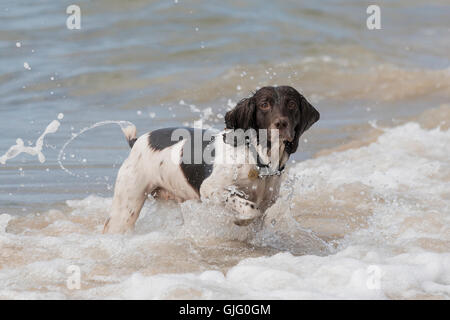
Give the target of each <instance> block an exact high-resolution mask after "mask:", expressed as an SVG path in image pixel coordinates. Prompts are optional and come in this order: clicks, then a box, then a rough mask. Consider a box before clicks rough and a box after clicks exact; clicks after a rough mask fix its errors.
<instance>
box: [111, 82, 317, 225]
mask: <svg viewBox="0 0 450 320" xmlns="http://www.w3.org/2000/svg"><path fill="white" fill-rule="evenodd" d="M319 118H320V114H319V112H318V111H317V110H316V109H315V108H314V107H313V106H312V105H311V104H310V103H309V102H308V101H307V100H306V98H305V97H304V96H302V95H301V94H300V93H299V92H298V91H297V90H295V89H294V88H292V87H290V86H277V87H263V88H261V89H259V90H257V91H256V92H255V93H254V94H253V96H251V97H249V98H245V99H243V100H241V101H240V102H239V103H238V104H237V105H236V106H235V107H234V108H233V109H232V110H230V111H228V112H227V113H226V115H225V124H226V128H225V130H223V131H221V132H212V131H210V130H204V129H195V128H184V127H180V128H163V129H157V130H154V131H151V132H149V133H147V134H144V135H142V136H140V137H139V139H137V138H136V127H134V126H130V127H127V128H125V129H124V130H123V131H124V134H125V137H126V138H127V140H128V143H129V145H130V147H131V151H130V154H129V156H128V158H127V159H126V160H125V161H124V162H123V164H122V166H121V168H120V170H119V173H118V176H117V179H116V183H115V188H114V198H113V203H112V210H111V212H110V216H109V218H108V219H107V220H106V222H105V225H104V229H103V232H104V233H125V232H128V231H131V230H133V229H134V225H135V222H136V220H137V218H138V217H139V213H140V211H141V209H142V206H143V204H144V202H145V200H146V199H147V198H148V196H149V195H152V196H154V197H155V198H157V199H166V200H169V199H171V200H175V201H177V202H183V201H186V200H191V199H197V200H206V199H208V200H209V201H215V202H220V203H223V204H224V205H225V207H226V208H228V209H230V210H231V211H232V212H233V214H234V223H235V224H237V225H239V226H245V225H248V224H249V223H251V222H252V221H254V220H255V219H256V218H259V217H262V216H263V214H264V212H265V211H266V210H267V209H268V208H269V207H270V206H271V205H272V204H273V203H274V202H275V201H276V199H277V197H278V195H279V191H280V184H281V176H282V173H283V171H284V168H285V165H286V162H287V161H288V159H289V156H290V155H291V154H293V153H294V152H296V151H297V148H298V145H299V138H300V136H301V135H302V134H303V133H304V132H305V131H306V130H308V129H309V128H310V127H311V126H312V125H313V124H314V123H315V122H317V121H318V120H319ZM236 132H239V134H236Z"/></svg>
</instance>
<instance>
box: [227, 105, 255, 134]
mask: <svg viewBox="0 0 450 320" xmlns="http://www.w3.org/2000/svg"><path fill="white" fill-rule="evenodd" d="M255 111H256V106H255V99H254V98H253V97H252V98H246V99H242V100H241V101H239V103H238V104H237V105H236V107H234V108H233V109H232V110H230V111H228V112H227V113H226V115H225V124H226V128H227V129H244V130H247V129H249V128H254V129H256V118H255V113H256V112H255Z"/></svg>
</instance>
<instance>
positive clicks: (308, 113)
mask: <svg viewBox="0 0 450 320" xmlns="http://www.w3.org/2000/svg"><path fill="white" fill-rule="evenodd" d="M319 117H320V114H319V112H318V111H317V110H316V109H315V108H314V107H313V106H312V105H311V104H310V103H309V102H308V101H307V100H306V99H305V97H303V96H302V95H301V94H300V93H299V92H298V91H297V90H295V89H294V88H292V87H289V86H280V87H263V88H261V89H259V90H258V91H256V92H255V94H254V95H253V96H252V97H250V98H246V99H243V100H241V101H240V102H239V103H238V104H237V105H236V107H234V109H233V110H231V111H228V112H227V114H226V115H225V123H226V128H227V129H243V130H247V129H255V130H259V129H268V135H269V138H270V132H271V129H278V130H279V131H278V134H279V139H280V140H281V142H283V143H285V144H286V151H287V152H288V153H294V152H295V151H297V147H298V142H299V138H300V136H301V135H302V134H303V132H305V131H306V130H308V129H309V128H310V127H311V126H312V125H313V124H314V123H315V122H316V121H318V120H319Z"/></svg>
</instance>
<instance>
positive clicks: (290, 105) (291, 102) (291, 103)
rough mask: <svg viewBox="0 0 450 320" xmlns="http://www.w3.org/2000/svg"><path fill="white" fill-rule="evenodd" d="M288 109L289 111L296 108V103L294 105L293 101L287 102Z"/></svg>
mask: <svg viewBox="0 0 450 320" xmlns="http://www.w3.org/2000/svg"><path fill="white" fill-rule="evenodd" d="M288 108H289V109H291V110H294V109H296V108H297V103H295V101H294V100H291V101H289V103H288Z"/></svg>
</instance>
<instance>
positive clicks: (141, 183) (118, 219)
mask: <svg viewBox="0 0 450 320" xmlns="http://www.w3.org/2000/svg"><path fill="white" fill-rule="evenodd" d="M130 158H131V159H130ZM130 158H128V159H127V160H125V162H124V163H123V165H122V166H121V168H120V170H119V173H118V175H117V179H116V185H115V187H114V198H113V203H112V210H111V213H110V216H109V218H108V219H107V220H106V222H105V226H104V228H103V233H125V232H127V231H131V230H133V228H134V224H135V223H136V220H137V218H138V217H139V213H140V212H141V209H142V206H143V205H144V202H145V199H147V191H148V187H149V186H148V181H147V180H146V179H145V177H143V176H142V173H141V174H139V170H138V169H137V168H136V163H135V162H134V161H133V159H132V157H130Z"/></svg>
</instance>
